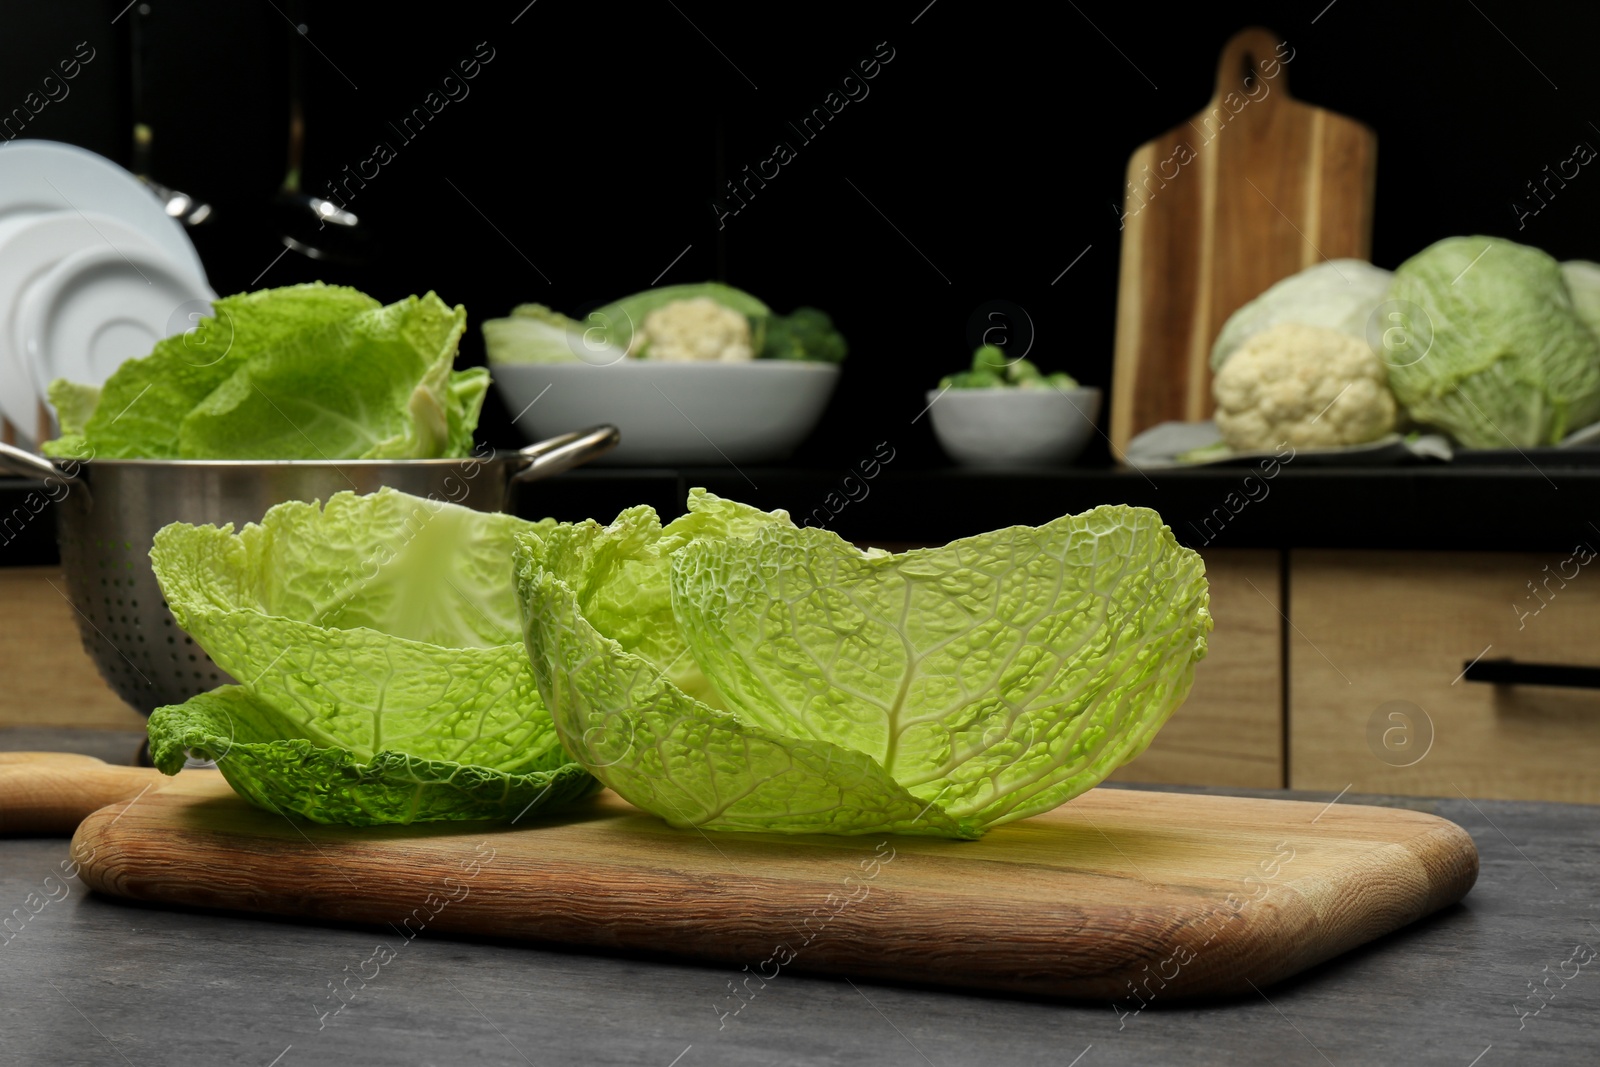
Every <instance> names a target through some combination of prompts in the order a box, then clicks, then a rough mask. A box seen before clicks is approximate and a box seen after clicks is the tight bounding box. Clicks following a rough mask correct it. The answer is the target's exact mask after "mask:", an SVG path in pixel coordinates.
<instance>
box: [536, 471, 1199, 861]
mask: <svg viewBox="0 0 1600 1067" xmlns="http://www.w3.org/2000/svg"><path fill="white" fill-rule="evenodd" d="M646 510H647V509H635V510H634V511H633V512H631V513H624V515H623V516H622V517H621V518H620V519H619V520H618V522H617V523H615V524H613V525H612V526H610V527H606V528H600V527H598V526H597V525H596V524H592V523H590V524H580V525H578V526H564V525H563V526H558V527H556V528H554V529H553V530H549V531H541V532H538V533H530V534H525V535H519V536H518V537H517V542H518V548H517V574H518V588H519V592H520V601H521V604H522V609H523V621H524V626H525V636H526V640H527V645H528V651H529V654H530V659H531V660H532V663H533V668H534V673H535V676H536V678H537V680H538V683H539V687H540V691H541V693H542V695H543V696H544V699H545V702H546V704H547V706H548V707H549V708H550V710H551V713H552V715H553V716H554V719H555V723H556V729H557V730H558V731H559V732H560V734H561V738H562V741H563V743H564V744H565V745H566V746H567V748H568V750H569V751H570V752H572V753H573V755H574V756H576V757H577V759H578V761H579V762H580V763H582V764H583V765H584V766H585V767H587V768H588V769H589V770H590V771H591V772H592V773H594V774H595V775H596V776H597V777H599V778H600V779H601V780H602V781H604V782H605V783H606V784H607V785H609V786H611V787H612V788H613V789H615V790H616V791H617V792H618V793H620V794H622V795H623V796H624V797H626V798H627V799H628V800H630V801H632V802H633V803H634V804H636V805H638V806H640V807H643V808H645V809H647V810H649V811H652V812H654V813H656V814H658V815H660V816H662V817H663V818H665V819H666V820H667V821H668V822H669V823H672V824H673V825H677V826H700V827H706V828H713V829H724V830H765V831H779V832H789V833H806V832H827V833H876V832H896V833H921V834H932V835H939V836H954V837H973V836H977V835H978V834H980V833H981V832H982V831H983V830H984V829H985V828H987V827H989V826H992V825H996V824H998V823H1003V822H1007V821H1009V820H1012V819H1018V818H1022V817H1025V816H1027V815H1031V814H1036V813H1038V812H1041V811H1045V810H1048V809H1050V808H1053V807H1055V806H1057V805H1058V804H1061V803H1063V802H1064V801H1066V800H1069V799H1071V798H1072V797H1073V796H1076V795H1077V794H1079V793H1081V792H1083V791H1084V790H1085V789H1088V788H1090V787H1091V786H1093V785H1095V784H1097V783H1098V782H1100V781H1101V780H1103V779H1104V778H1105V776H1106V775H1108V774H1109V773H1110V772H1111V771H1112V770H1114V769H1115V768H1116V767H1118V766H1120V765H1121V764H1122V763H1125V762H1127V761H1128V760H1129V759H1132V758H1133V757H1134V756H1136V755H1138V754H1139V753H1140V752H1141V751H1143V750H1144V748H1145V747H1146V746H1147V745H1148V744H1149V742H1150V740H1151V738H1152V737H1154V735H1155V732H1156V731H1157V730H1158V729H1159V728H1160V727H1161V725H1162V724H1163V723H1164V722H1165V721H1166V719H1167V718H1168V717H1169V716H1170V715H1171V714H1172V712H1173V711H1174V710H1175V709H1176V708H1177V706H1178V705H1179V704H1180V703H1181V702H1182V700H1183V698H1184V697H1185V696H1186V695H1187V693H1188V690H1189V687H1190V684H1191V683H1192V680H1193V671H1194V664H1195V663H1196V662H1197V661H1198V660H1199V659H1201V658H1202V657H1203V656H1204V654H1205V648H1206V634H1207V633H1209V632H1210V629H1211V617H1210V613H1209V610H1208V607H1207V589H1206V582H1205V576H1204V565H1203V563H1202V562H1201V560H1200V558H1199V556H1198V555H1197V554H1196V553H1194V552H1192V551H1190V550H1188V549H1184V548H1182V547H1181V546H1179V545H1178V544H1177V542H1176V540H1175V539H1174V538H1173V536H1172V533H1171V531H1170V530H1168V529H1167V528H1166V527H1165V526H1163V525H1162V524H1161V521H1160V518H1159V516H1157V515H1156V514H1155V513H1154V512H1151V511H1148V510H1146V509H1139V508H1127V507H1102V508H1097V509H1095V510H1093V511H1089V512H1085V513H1084V514H1082V515H1078V516H1067V517H1063V518H1061V519H1057V520H1055V521H1054V522H1052V523H1048V524H1046V525H1045V526H1041V527H1037V528H1029V527H1011V528H1008V529H1004V530H998V531H995V532H993V533H990V534H984V535H981V536H979V537H972V538H966V539H963V540H960V541H956V542H953V543H951V544H950V545H947V546H945V547H944V548H939V549H928V550H919V551H913V552H908V553H904V554H901V555H890V554H888V553H884V552H878V551H869V552H863V551H861V550H859V549H857V548H855V547H853V546H851V545H849V544H848V543H846V542H844V541H842V540H841V539H839V538H838V537H837V536H836V535H834V534H832V533H829V532H827V531H823V530H819V529H811V528H808V529H798V528H796V527H795V526H794V525H793V524H792V523H791V522H789V520H788V517H787V516H786V515H784V514H783V513H782V512H774V513H762V512H758V511H755V510H754V509H748V508H744V507H743V506H742V505H734V504H732V503H731V502H729V501H722V500H719V499H717V498H716V497H714V496H712V495H711V494H708V493H703V492H699V491H696V492H695V493H693V494H691V497H690V513H689V515H688V516H686V517H685V518H684V519H680V520H678V522H675V523H673V524H672V525H670V526H668V527H666V528H665V529H664V530H663V529H660V528H659V527H658V526H657V525H656V524H655V522H654V516H653V514H649V515H646V514H645V512H646ZM624 546H632V547H624ZM619 555H623V556H628V557H629V558H630V559H631V560H632V561H633V563H634V565H635V572H634V578H633V580H632V582H631V583H629V584H628V586H627V587H626V589H627V591H624V589H623V587H622V586H620V585H619V586H617V587H616V591H614V592H612V593H609V594H606V595H607V596H609V597H611V599H613V600H614V601H615V602H616V603H619V604H620V603H626V602H628V601H630V600H633V601H637V602H639V603H642V604H648V605H649V606H648V609H647V611H646V612H645V614H646V615H647V616H648V618H649V619H650V624H649V626H647V627H643V628H635V629H631V630H630V629H628V628H627V627H626V626H624V625H621V623H622V622H623V621H624V620H626V619H628V618H629V616H628V615H627V613H626V612H618V611H616V610H615V608H614V607H610V608H607V609H605V610H597V609H596V608H595V603H596V599H597V596H596V590H597V589H604V588H606V587H608V586H610V585H611V584H612V579H611V578H610V577H608V575H609V574H610V573H612V572H614V571H615V570H616V569H617V568H616V567H615V565H614V564H603V563H601V561H602V560H605V559H607V558H612V559H614V558H616V557H617V556H619ZM663 587H665V588H666V590H667V594H666V598H667V600H668V601H669V602H670V607H671V613H672V619H671V621H670V623H669V621H668V620H667V619H666V615H665V609H664V607H663ZM664 634H666V635H670V636H666V637H664V636H663V635H664ZM680 643H681V645H682V647H681V648H679V647H678V646H679V644H680ZM685 654H687V655H688V656H689V657H691V658H692V659H693V660H694V663H695V665H696V668H697V669H698V670H699V671H700V672H701V673H703V675H704V676H705V677H706V679H707V680H708V681H709V683H711V689H712V693H713V695H714V696H715V697H716V699H717V700H718V701H720V703H721V704H722V705H723V706H722V707H716V706H713V704H712V703H711V702H708V701H707V700H704V699H696V698H695V697H694V696H693V695H691V694H690V693H689V692H686V691H685V689H684V688H683V687H682V686H680V685H679V684H675V683H676V682H677V681H678V680H679V677H680V676H682V675H685V674H687V673H688V672H686V670H685V668H683V666H682V664H681V658H682V657H683V656H684V655H685ZM673 672H678V674H677V675H676V676H675V675H674V674H673Z"/></svg>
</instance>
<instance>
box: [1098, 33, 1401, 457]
mask: <svg viewBox="0 0 1600 1067" xmlns="http://www.w3.org/2000/svg"><path fill="white" fill-rule="evenodd" d="M1293 61H1294V50H1293V49H1292V48H1291V47H1290V46H1289V45H1287V44H1283V43H1282V42H1280V41H1279V40H1278V38H1277V37H1276V36H1275V35H1274V34H1272V33H1270V32H1269V31H1267V30H1263V29H1248V30H1243V31H1241V32H1240V33H1238V34H1236V35H1235V36H1234V37H1233V38H1232V39H1231V40H1230V41H1229V42H1228V43H1227V45H1226V46H1225V47H1224V48H1223V51H1222V55H1221V58H1220V59H1219V61H1218V64H1217V82H1216V92H1215V93H1214V95H1213V96H1212V98H1211V101H1210V103H1208V104H1207V105H1206V107H1205V109H1204V110H1203V111H1201V112H1200V113H1199V114H1197V115H1195V116H1194V117H1193V118H1191V119H1189V120H1187V121H1185V122H1182V123H1180V124H1178V125H1177V126H1175V127H1173V128H1172V129H1171V130H1168V131H1167V132H1166V133H1164V134H1162V135H1161V136H1159V137H1157V138H1155V139H1154V140H1152V141H1149V142H1147V143H1145V144H1143V145H1141V146H1140V147H1139V148H1138V149H1136V150H1135V151H1134V153H1133V155H1132V156H1131V157H1130V158H1129V160H1128V172H1127V185H1126V187H1125V198H1124V204H1123V213H1124V214H1123V221H1122V226H1123V233H1122V261H1121V268H1120V269H1121V274H1120V281H1119V286H1118V292H1117V337H1116V355H1115V360H1114V364H1113V370H1112V384H1111V443H1112V447H1113V449H1114V450H1115V451H1116V453H1117V454H1120V451H1121V449H1123V448H1124V447H1126V445H1127V443H1128V441H1129V439H1130V438H1132V437H1133V436H1134V435H1135V434H1137V433H1139V432H1140V431H1141V430H1145V429H1148V428H1149V427H1151V426H1154V425H1156V424H1157V423H1161V422H1165V421H1168V420H1173V419H1176V420H1183V421H1195V420H1200V419H1205V418H1208V417H1210V415H1211V412H1212V410H1213V405H1212V402H1211V371H1210V366H1209V363H1208V360H1209V356H1210V351H1211V344H1212V341H1213V340H1215V338H1216V335H1217V333H1218V331H1220V330H1221V329H1222V324H1223V323H1224V322H1225V321H1226V320H1227V318H1228V316H1229V315H1231V314H1232V313H1233V312H1234V311H1235V310H1237V309H1238V308H1239V307H1240V306H1241V305H1243V304H1244V303H1245V302H1247V301H1249V300H1250V299H1252V298H1254V297H1255V296H1257V295H1258V294H1259V293H1261V292H1262V290H1264V289H1266V288H1267V287H1268V286H1270V285H1271V284H1272V283H1273V282H1276V281H1278V280H1280V279H1282V278H1285V277H1287V276H1288V275H1290V274H1294V273H1295V272H1297V271H1299V270H1302V269H1303V268H1305V267H1308V266H1311V265H1312V264H1313V263H1317V262H1320V261H1321V260H1324V259H1339V258H1342V257H1347V256H1349V257H1356V258H1360V259H1365V258H1367V257H1368V256H1369V255H1370V254H1371V247H1372V205H1373V188H1374V181H1375V179H1376V174H1377V135H1376V134H1374V133H1373V132H1372V130H1370V129H1369V128H1368V127H1366V126H1364V125H1362V124H1361V123H1359V122H1356V121H1355V120H1353V119H1349V118H1346V117H1344V116H1342V115H1336V114H1334V113H1332V112H1330V111H1326V110H1323V109H1322V108H1317V107H1312V106H1310V105H1307V104H1303V103H1301V102H1299V101H1297V100H1295V99H1293V98H1292V97H1291V96H1290V95H1289V84H1288V82H1289V78H1288V67H1289V66H1290V65H1291V64H1292V63H1293ZM1247 78H1248V79H1249V80H1247Z"/></svg>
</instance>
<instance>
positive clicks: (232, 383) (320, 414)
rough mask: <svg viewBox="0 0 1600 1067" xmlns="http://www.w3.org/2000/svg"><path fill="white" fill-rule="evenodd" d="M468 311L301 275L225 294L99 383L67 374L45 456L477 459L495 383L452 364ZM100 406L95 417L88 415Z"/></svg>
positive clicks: (55, 389)
mask: <svg viewBox="0 0 1600 1067" xmlns="http://www.w3.org/2000/svg"><path fill="white" fill-rule="evenodd" d="M465 329H466V311H465V310H464V309H463V308H461V307H460V306H457V307H454V308H452V307H450V306H449V305H448V304H446V303H444V301H442V300H440V299H439V298H438V296H436V295H435V294H433V293H428V294H427V295H426V296H422V297H415V296H413V297H408V298H406V299H405V300H401V301H399V302H398V303H395V304H390V305H388V306H386V307H380V306H378V302H377V301H376V300H373V299H372V298H371V297H369V296H366V295H365V294H363V293H360V292H357V291H356V290H354V289H345V288H341V287H336V286H325V285H321V284H315V285H296V286H289V287H287V288H283V289H266V290H261V291H259V292H255V293H247V294H242V295H239V296H230V297H224V298H222V299H219V300H218V301H216V304H215V314H214V315H213V316H212V317H210V318H206V319H202V320H200V321H199V322H198V323H197V325H196V327H195V328H193V329H191V330H189V331H188V332H186V333H183V334H178V335H176V336H173V337H168V338H165V339H164V340H162V341H160V342H158V343H157V344H156V346H155V349H154V351H152V352H151V354H150V355H149V356H146V357H144V358H142V359H133V360H129V361H127V362H126V363H124V364H123V365H122V366H121V367H119V368H118V369H117V371H116V372H115V373H114V374H113V375H112V377H111V378H110V379H109V380H108V381H107V382H106V384H105V386H104V388H103V389H102V390H100V392H99V394H98V396H97V395H96V393H95V391H94V390H93V389H92V388H91V387H88V386H84V385H78V384H74V383H71V382H67V381H62V380H58V381H56V382H54V383H52V385H51V388H50V396H51V400H52V403H54V404H55V405H56V408H57V412H58V417H59V419H60V422H61V426H62V432H63V436H62V437H59V438H57V439H56V440H54V441H51V442H47V443H46V446H45V451H46V453H48V454H50V455H55V456H62V457H74V458H82V457H84V456H95V457H99V458H103V459H112V458H122V459H128V458H143V459H408V458H432V457H440V456H446V457H449V456H466V455H468V454H469V453H470V452H471V449H472V435H473V431H474V430H475V429H476V427H477V423H478V413H479V411H480V409H481V408H482V405H483V398H484V395H485V393H486V392H487V390H488V387H489V374H488V371H486V370H484V369H483V368H481V367H479V368H473V369H470V370H462V371H456V370H452V364H453V362H454V360H455V356H456V348H457V344H458V342H459V341H460V339H461V335H462V333H463V332H464V331H465ZM88 412H92V414H87V416H86V413H88Z"/></svg>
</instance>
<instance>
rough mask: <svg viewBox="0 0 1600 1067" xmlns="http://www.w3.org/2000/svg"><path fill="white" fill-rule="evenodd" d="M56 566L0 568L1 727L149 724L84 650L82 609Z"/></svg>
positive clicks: (136, 727) (118, 727) (132, 727)
mask: <svg viewBox="0 0 1600 1067" xmlns="http://www.w3.org/2000/svg"><path fill="white" fill-rule="evenodd" d="M66 594H67V582H66V579H65V578H63V577H62V575H61V571H60V570H59V569H58V568H55V567H3V568H0V656H3V663H4V668H3V670H4V677H5V684H4V685H0V727H6V726H82V727H91V728H96V729H108V730H143V729H144V725H145V719H144V716H143V715H140V714H139V713H138V712H136V711H134V710H133V709H132V708H130V707H129V706H128V705H126V704H124V703H123V702H122V698H121V697H119V696H117V694H116V693H115V692H113V691H112V689H111V687H110V686H109V685H107V684H106V683H105V680H104V679H103V678H101V677H100V671H99V670H98V669H97V668H96V667H95V665H94V661H93V660H91V659H90V658H89V654H88V653H87V652H85V651H84V650H83V639H82V638H81V637H79V635H78V620H77V618H76V616H75V614H74V613H75V612H76V611H77V609H76V608H75V607H73V605H72V601H70V600H68V599H67V595H66Z"/></svg>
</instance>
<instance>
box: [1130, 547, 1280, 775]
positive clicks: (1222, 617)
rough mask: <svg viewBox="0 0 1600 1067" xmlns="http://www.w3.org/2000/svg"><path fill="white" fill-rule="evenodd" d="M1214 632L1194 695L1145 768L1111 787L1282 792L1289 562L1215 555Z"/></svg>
mask: <svg viewBox="0 0 1600 1067" xmlns="http://www.w3.org/2000/svg"><path fill="white" fill-rule="evenodd" d="M1201 555H1202V556H1204V557H1205V561H1206V579H1207V580H1208V581H1209V582H1210V584H1211V615H1212V618H1213V619H1214V620H1215V623H1216V628H1215V629H1214V630H1213V631H1212V632H1211V637H1210V640H1209V642H1208V644H1209V650H1208V652H1207V653H1206V658H1205V659H1203V660H1201V661H1200V663H1199V665H1198V666H1197V667H1195V674H1194V689H1193V690H1192V691H1191V692H1190V694H1189V699H1188V700H1187V701H1185V702H1184V704H1183V706H1182V707H1180V708H1179V709H1178V710H1177V711H1176V712H1175V713H1174V714H1173V716H1172V718H1171V719H1170V720H1169V721H1168V722H1167V725H1166V726H1164V727H1162V729H1161V732H1160V733H1159V734H1157V735H1156V739H1155V740H1154V741H1152V742H1151V743H1150V747H1149V748H1148V749H1146V750H1145V751H1144V753H1143V754H1142V755H1140V756H1139V758H1138V759H1136V760H1134V761H1133V762H1131V763H1129V764H1128V765H1127V766H1125V767H1122V768H1121V769H1119V770H1118V771H1117V772H1116V773H1115V774H1113V775H1112V777H1113V778H1120V779H1124V780H1127V781H1135V782H1161V783H1164V784H1168V785H1232V786H1244V787H1250V788H1257V789H1276V788H1280V787H1281V786H1283V784H1284V774H1283V664H1282V662H1281V660H1282V651H1283V626H1284V619H1283V614H1282V612H1281V610H1280V609H1281V608H1282V593H1281V590H1280V585H1281V570H1282V568H1281V558H1282V557H1281V556H1280V555H1279V553H1278V552H1276V551H1272V550H1268V549H1260V550H1258V549H1207V550H1206V551H1205V552H1202V553H1201Z"/></svg>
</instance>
